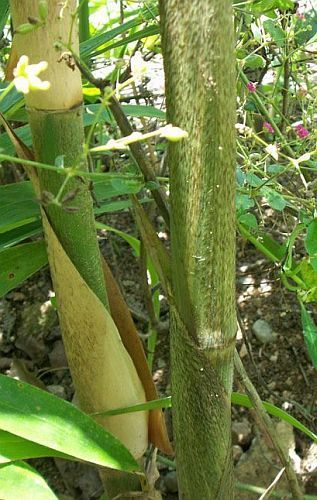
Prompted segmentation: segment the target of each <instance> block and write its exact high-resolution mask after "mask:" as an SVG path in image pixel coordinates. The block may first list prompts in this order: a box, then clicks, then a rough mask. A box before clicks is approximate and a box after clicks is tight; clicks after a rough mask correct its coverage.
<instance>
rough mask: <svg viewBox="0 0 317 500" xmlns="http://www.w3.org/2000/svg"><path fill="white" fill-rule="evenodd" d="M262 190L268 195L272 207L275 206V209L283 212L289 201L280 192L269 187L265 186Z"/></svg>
mask: <svg viewBox="0 0 317 500" xmlns="http://www.w3.org/2000/svg"><path fill="white" fill-rule="evenodd" d="M261 192H262V193H263V195H264V196H265V197H266V199H267V202H268V204H269V205H270V207H271V208H273V209H274V210H278V211H279V212H282V211H283V210H284V208H285V207H286V205H287V202H286V200H285V199H284V197H283V196H282V195H281V194H280V193H278V192H277V191H274V190H273V189H269V188H265V189H264V188H263V189H261Z"/></svg>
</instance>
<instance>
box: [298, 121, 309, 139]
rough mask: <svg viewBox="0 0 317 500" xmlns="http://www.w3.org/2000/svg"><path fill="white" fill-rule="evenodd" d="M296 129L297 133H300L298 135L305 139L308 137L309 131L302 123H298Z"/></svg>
mask: <svg viewBox="0 0 317 500" xmlns="http://www.w3.org/2000/svg"><path fill="white" fill-rule="evenodd" d="M295 130H296V134H297V135H298V137H299V138H300V139H305V138H306V137H308V136H309V131H308V130H307V128H305V127H304V126H303V125H301V124H299V125H296V127H295Z"/></svg>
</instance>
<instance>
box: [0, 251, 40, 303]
mask: <svg viewBox="0 0 317 500" xmlns="http://www.w3.org/2000/svg"><path fill="white" fill-rule="evenodd" d="M46 263H47V254H46V248H45V243H44V241H35V242H34V243H24V244H22V245H18V246H16V247H13V248H7V249H5V250H2V252H0V297H3V295H5V294H6V293H7V292H9V290H12V289H13V288H15V287H16V286H18V285H20V284H21V283H23V281H24V280H26V279H27V278H28V277H29V276H31V275H32V274H34V273H35V272H36V271H38V270H39V269H41V268H42V267H43V266H44V265H45V264H46Z"/></svg>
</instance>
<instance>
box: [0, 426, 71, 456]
mask: <svg viewBox="0 0 317 500" xmlns="http://www.w3.org/2000/svg"><path fill="white" fill-rule="evenodd" d="M40 457H59V458H65V459H68V460H73V457H71V456H70V455H66V454H65V453H61V452H58V451H56V450H52V449H51V448H47V447H46V446H41V445H40V444H37V443H33V442H32V441H29V440H28V439H23V438H21V437H20V436H15V435H14V434H11V432H6V431H2V430H0V464H2V463H7V462H12V461H15V460H22V459H23V460H25V459H28V458H40Z"/></svg>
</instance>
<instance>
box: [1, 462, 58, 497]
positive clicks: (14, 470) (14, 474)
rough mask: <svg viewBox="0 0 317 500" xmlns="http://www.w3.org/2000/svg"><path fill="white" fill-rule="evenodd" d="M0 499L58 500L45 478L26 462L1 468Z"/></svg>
mask: <svg viewBox="0 0 317 500" xmlns="http://www.w3.org/2000/svg"><path fill="white" fill-rule="evenodd" d="M0 498H3V499H4V500H16V499H17V498H23V500H58V498H57V496H56V495H55V494H54V493H53V491H52V490H51V488H50V487H49V486H48V484H47V483H46V481H45V480H44V479H43V477H42V476H41V475H40V474H39V473H38V472H37V471H36V470H35V469H33V467H31V466H30V465H28V464H26V463H25V462H16V463H14V464H5V465H2V466H0Z"/></svg>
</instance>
